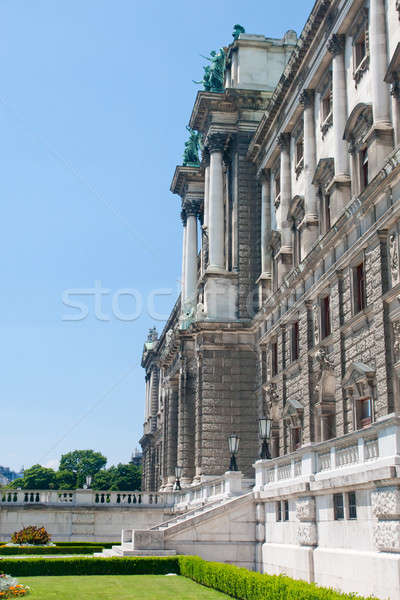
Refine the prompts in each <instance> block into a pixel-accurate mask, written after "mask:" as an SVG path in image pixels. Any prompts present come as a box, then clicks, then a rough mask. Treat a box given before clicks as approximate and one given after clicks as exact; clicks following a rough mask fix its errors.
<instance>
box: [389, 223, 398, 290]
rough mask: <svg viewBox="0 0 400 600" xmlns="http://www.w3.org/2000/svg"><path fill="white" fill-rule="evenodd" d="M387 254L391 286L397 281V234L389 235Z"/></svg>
mask: <svg viewBox="0 0 400 600" xmlns="http://www.w3.org/2000/svg"><path fill="white" fill-rule="evenodd" d="M389 256H390V273H391V276H392V286H395V285H396V284H397V283H399V280H400V273H399V249H398V245H397V236H396V234H394V233H392V234H391V235H390V236H389Z"/></svg>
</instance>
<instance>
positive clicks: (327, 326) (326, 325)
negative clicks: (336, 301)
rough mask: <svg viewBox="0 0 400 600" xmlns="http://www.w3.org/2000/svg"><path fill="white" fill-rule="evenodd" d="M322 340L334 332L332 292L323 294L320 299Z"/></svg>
mask: <svg viewBox="0 0 400 600" xmlns="http://www.w3.org/2000/svg"><path fill="white" fill-rule="evenodd" d="M319 305H320V306H319V309H320V328H321V340H324V339H325V338H327V337H329V336H330V335H331V334H332V318H331V299H330V294H328V293H327V294H325V295H324V296H321V298H320V301H319Z"/></svg>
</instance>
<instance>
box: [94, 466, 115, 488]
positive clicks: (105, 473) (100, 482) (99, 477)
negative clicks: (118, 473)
mask: <svg viewBox="0 0 400 600" xmlns="http://www.w3.org/2000/svg"><path fill="white" fill-rule="evenodd" d="M92 488H93V489H94V490H102V491H106V490H109V489H111V474H110V471H109V470H107V469H101V471H99V472H98V473H96V475H95V476H94V477H93V481H92Z"/></svg>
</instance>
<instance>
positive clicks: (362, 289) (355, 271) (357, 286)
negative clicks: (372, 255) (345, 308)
mask: <svg viewBox="0 0 400 600" xmlns="http://www.w3.org/2000/svg"><path fill="white" fill-rule="evenodd" d="M360 268H361V271H362V275H361V277H360ZM351 271H352V272H351V283H352V301H353V302H352V305H353V315H358V314H359V313H361V312H362V311H363V310H365V309H366V308H367V293H366V273H365V259H364V257H363V258H362V260H361V261H359V262H358V264H356V265H354V266H353V267H352V269H351Z"/></svg>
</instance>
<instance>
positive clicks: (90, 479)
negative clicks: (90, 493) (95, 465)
mask: <svg viewBox="0 0 400 600" xmlns="http://www.w3.org/2000/svg"><path fill="white" fill-rule="evenodd" d="M91 485H92V476H91V475H86V489H87V490H88V489H89V488H90V486H91Z"/></svg>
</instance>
